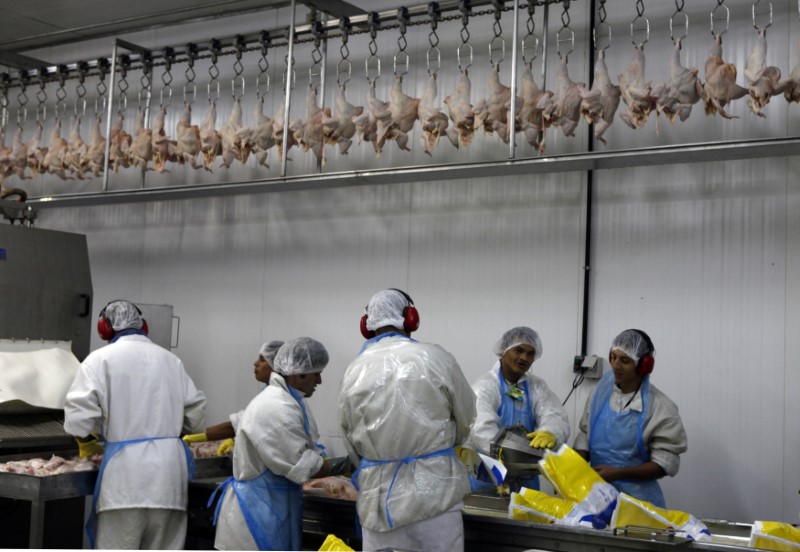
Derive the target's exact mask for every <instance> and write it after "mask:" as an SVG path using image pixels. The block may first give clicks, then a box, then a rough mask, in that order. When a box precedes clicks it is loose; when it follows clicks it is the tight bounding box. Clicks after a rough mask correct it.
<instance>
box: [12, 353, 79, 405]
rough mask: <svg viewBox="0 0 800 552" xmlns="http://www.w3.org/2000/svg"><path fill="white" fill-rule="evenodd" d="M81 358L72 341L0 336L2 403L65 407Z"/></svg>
mask: <svg viewBox="0 0 800 552" xmlns="http://www.w3.org/2000/svg"><path fill="white" fill-rule="evenodd" d="M79 366H80V362H78V359H77V358H76V357H75V355H73V354H72V350H71V342H70V341H30V342H28V341H11V340H7V339H2V340H0V403H5V402H8V401H12V400H20V401H23V402H25V403H27V404H29V405H32V406H38V407H41V408H53V409H57V410H62V409H63V408H64V398H65V397H66V395H67V390H68V389H69V386H70V385H71V384H72V380H73V378H74V377H75V372H76V371H77V370H78V367H79Z"/></svg>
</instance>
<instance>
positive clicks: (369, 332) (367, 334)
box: [361, 314, 375, 339]
mask: <svg viewBox="0 0 800 552" xmlns="http://www.w3.org/2000/svg"><path fill="white" fill-rule="evenodd" d="M361 335H363V336H364V339H372V338H373V337H375V332H374V331H372V330H368V329H367V315H366V314H365V315H364V316H362V317H361Z"/></svg>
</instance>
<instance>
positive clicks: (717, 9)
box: [711, 0, 731, 38]
mask: <svg viewBox="0 0 800 552" xmlns="http://www.w3.org/2000/svg"><path fill="white" fill-rule="evenodd" d="M720 8H721V9H720ZM723 10H724V12H725V13H724V16H723V17H719V15H718V14H720V13H722V11H723ZM723 20H724V21H725V28H724V29H723V30H722V31H721V32H717V31H716V29H715V28H714V21H723ZM730 22H731V10H729V9H728V6H726V5H725V4H724V0H722V1H718V2H717V5H716V6H715V7H714V9H713V10H711V36H713V37H714V38H717V37H718V36H722V35H724V34H725V33H727V32H728V27H729V26H730Z"/></svg>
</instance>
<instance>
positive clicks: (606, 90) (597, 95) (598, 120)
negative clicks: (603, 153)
mask: <svg viewBox="0 0 800 552" xmlns="http://www.w3.org/2000/svg"><path fill="white" fill-rule="evenodd" d="M621 95H622V92H621V91H620V88H619V86H617V85H615V84H612V83H611V79H610V78H609V76H608V68H607V67H606V62H605V53H604V51H603V50H599V51H598V52H597V61H596V62H595V65H594V82H593V83H592V89H591V90H588V91H587V90H585V89H584V90H582V91H581V97H582V101H581V115H583V118H584V120H585V121H586V122H587V123H588V124H590V125H594V137H595V138H596V139H597V140H598V141H600V142H602V143H603V144H605V143H606V139H605V138H603V134H605V132H606V130H608V127H610V126H611V123H613V122H614V114H615V113H616V112H617V108H618V107H619V100H620V97H621Z"/></svg>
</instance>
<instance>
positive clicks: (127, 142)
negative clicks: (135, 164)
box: [108, 111, 133, 172]
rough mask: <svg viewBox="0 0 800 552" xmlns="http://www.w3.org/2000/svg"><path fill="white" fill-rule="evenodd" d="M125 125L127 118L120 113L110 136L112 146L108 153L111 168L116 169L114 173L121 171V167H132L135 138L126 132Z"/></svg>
mask: <svg viewBox="0 0 800 552" xmlns="http://www.w3.org/2000/svg"><path fill="white" fill-rule="evenodd" d="M124 124H125V116H124V114H123V113H122V112H121V111H120V112H119V115H117V120H116V121H115V122H114V126H113V127H112V128H111V135H110V136H109V140H110V141H111V144H110V146H109V152H108V163H109V166H113V167H114V172H117V171H119V168H120V167H123V168H128V167H130V166H131V159H130V152H131V146H132V145H133V136H131V135H130V134H129V133H128V132H127V131H126V130H125V128H124V127H123V125H124Z"/></svg>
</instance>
